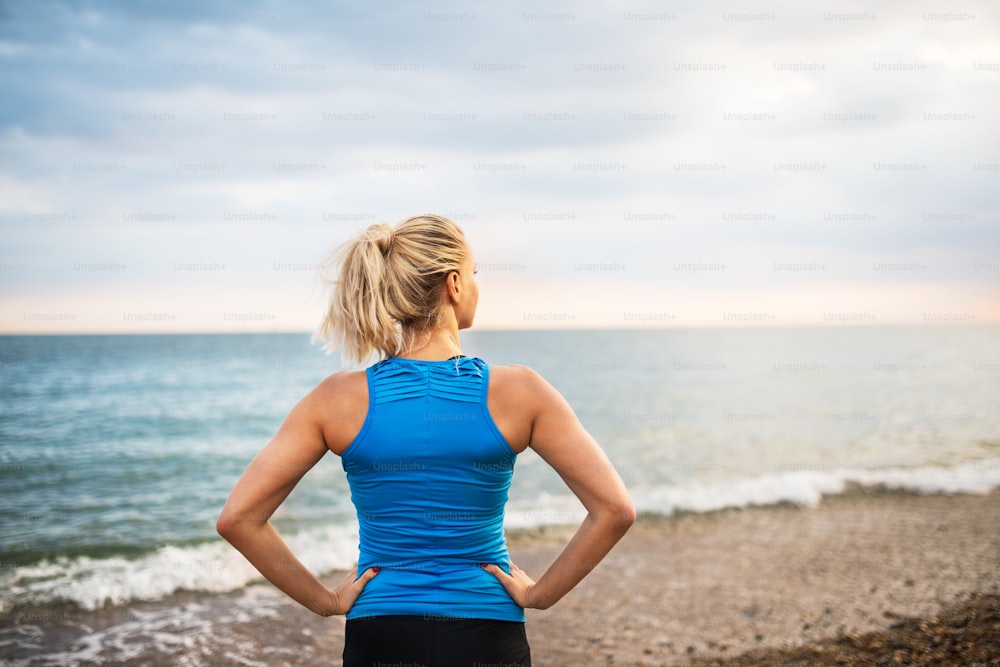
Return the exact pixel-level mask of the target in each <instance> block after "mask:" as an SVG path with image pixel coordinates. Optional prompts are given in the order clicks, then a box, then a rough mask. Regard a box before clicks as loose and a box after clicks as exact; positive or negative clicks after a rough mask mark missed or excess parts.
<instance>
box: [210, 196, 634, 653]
mask: <svg viewBox="0 0 1000 667" xmlns="http://www.w3.org/2000/svg"><path fill="white" fill-rule="evenodd" d="M339 259H340V261H341V266H340V274H339V279H338V280H337V282H336V283H334V289H333V293H332V298H331V300H330V306H329V312H328V313H327V316H326V318H325V320H324V322H323V324H322V326H321V329H320V335H321V337H323V338H324V339H326V340H327V341H328V347H338V346H341V345H342V346H343V349H344V353H345V356H347V357H350V358H354V359H356V360H358V361H362V362H363V361H365V360H367V359H370V358H371V355H372V353H375V352H377V353H378V354H379V355H380V356H381V357H383V359H382V361H380V362H378V363H376V364H374V365H373V366H371V367H369V368H367V369H366V370H364V371H341V372H339V373H335V374H333V375H331V376H330V377H328V378H327V379H326V380H324V381H323V382H322V383H320V385H319V386H317V387H316V388H315V389H313V390H312V391H311V392H310V393H309V394H308V395H306V396H305V398H303V399H302V400H301V401H300V402H299V403H298V405H296V406H295V407H294V408H293V409H292V411H291V413H290V414H289V415H288V417H287V418H286V419H285V421H284V423H283V424H282V425H281V427H280V428H279V430H278V432H277V433H276V434H275V436H274V438H273V439H272V440H271V441H270V442H269V443H268V445H267V446H266V447H265V448H264V449H263V450H262V451H261V452H260V453H259V454H258V455H257V456H256V457H255V458H254V460H253V461H252V462H251V463H250V466H249V467H248V468H247V470H246V472H244V474H243V476H242V477H241V478H240V480H239V481H238V482H237V484H236V486H235V488H234V489H233V491H232V494H231V495H230V496H229V499H228V501H227V502H226V505H225V507H224V508H223V510H222V513H221V516H220V518H219V521H218V531H219V533H220V534H221V535H222V536H223V537H225V538H226V539H227V540H228V541H229V542H230V543H232V544H233V545H234V546H235V547H236V548H237V549H239V550H240V551H241V552H242V553H243V554H244V555H245V556H246V558H247V559H248V560H249V561H250V562H251V563H253V565H254V566H255V567H256V568H257V569H258V570H259V571H260V572H261V574H263V575H264V576H265V577H266V578H267V579H268V580H270V581H271V582H272V583H273V584H274V585H275V586H277V587H278V588H279V589H281V590H282V591H284V592H285V593H287V594H288V595H289V596H291V597H292V598H293V599H295V600H296V601H297V602H299V603H300V604H302V605H304V606H305V607H307V608H309V609H311V610H312V611H314V612H316V613H317V614H322V615H324V616H330V615H334V614H346V615H347V623H346V629H345V647H344V665H345V666H352V665H373V664H379V663H381V664H394V663H403V664H408V663H417V664H425V665H436V666H440V665H465V666H468V665H473V664H476V663H482V664H495V663H498V662H499V663H500V664H504V665H530V664H531V658H530V652H529V648H528V643H527V639H526V636H525V631H524V609H527V608H535V609H546V608H548V607H550V606H552V605H553V604H555V603H556V602H557V601H558V600H559V599H560V598H562V597H563V596H564V595H565V594H566V593H567V592H569V591H570V590H571V589H572V588H573V587H574V586H576V584H578V583H579V582H580V580H582V579H583V578H584V576H586V575H587V573H588V572H590V570H591V569H593V568H594V566H596V565H597V563H598V562H599V561H600V560H601V559H602V558H604V556H605V555H606V554H607V553H608V552H609V551H610V550H611V548H612V547H613V546H614V545H615V543H616V542H617V541H618V540H619V539H621V537H622V536H623V535H624V534H625V532H626V531H627V530H628V528H629V526H630V525H631V524H632V522H633V521H634V520H635V510H634V509H633V506H632V502H631V500H630V499H629V496H628V493H627V491H626V490H625V486H624V484H623V483H622V481H621V478H620V477H619V476H618V474H617V473H616V472H615V470H614V468H613V467H612V465H611V463H610V462H609V461H608V459H607V457H606V456H605V455H604V453H603V452H602V451H601V449H600V447H599V446H598V445H597V443H596V442H595V441H594V440H593V438H591V436H590V435H589V434H588V433H587V432H586V431H585V430H584V428H583V426H582V425H581V424H580V422H579V420H578V419H577V418H576V416H575V415H574V414H573V411H572V409H571V408H570V407H569V405H568V404H567V403H566V401H565V399H563V397H562V396H561V395H560V394H559V393H558V392H557V391H556V390H555V389H554V388H553V387H552V386H551V385H549V384H548V383H547V382H546V381H545V380H544V379H542V378H541V377H540V376H539V375H538V374H536V373H535V372H533V371H531V370H530V369H528V368H524V367H515V366H502V367H490V366H488V365H487V364H486V363H485V362H483V361H482V360H480V359H476V358H469V357H465V356H463V355H462V352H461V347H460V344H459V336H458V332H459V330H460V329H465V328H468V327H470V326H472V321H473V318H474V317H475V314H476V305H477V302H478V300H479V289H478V287H477V285H476V281H475V278H474V274H475V263H474V260H473V257H472V252H471V250H470V248H469V246H468V244H467V243H466V241H465V237H464V235H463V233H462V231H461V230H460V229H459V228H458V226H457V225H455V223H453V222H452V221H450V220H448V219H446V218H443V217H440V216H434V215H424V216H417V217H413V218H410V219H408V220H405V221H403V222H402V223H400V224H399V225H398V226H397V227H396V228H392V227H389V226H387V225H373V226H371V227H369V228H368V229H367V230H366V231H365V232H364V233H363V234H361V235H360V236H359V237H358V238H357V239H355V240H354V241H353V242H351V243H349V244H348V245H347V246H346V247H345V249H344V252H343V255H342V256H341V257H340V258H339ZM527 447H532V448H533V449H534V450H535V451H536V452H537V453H538V454H539V455H540V456H541V457H542V458H543V459H544V460H545V461H546V462H548V464H549V465H551V466H552V467H553V468H554V469H555V470H556V471H557V472H558V473H559V475H560V476H561V477H562V478H563V480H564V481H565V482H566V484H567V485H568V487H569V488H570V490H571V491H572V492H573V493H574V494H576V496H577V497H578V498H579V499H580V501H581V502H582V503H583V506H584V507H585V508H586V510H587V515H586V518H585V519H584V520H583V522H582V523H581V525H580V526H579V528H578V530H577V532H576V534H575V535H574V537H573V538H572V539H571V540H570V541H569V542H568V543H567V544H566V546H565V548H564V549H563V550H562V552H561V553H560V555H559V556H558V557H557V558H556V559H555V561H553V563H552V564H551V565H550V566H549V568H548V569H547V570H546V571H545V573H544V574H542V576H541V577H539V579H538V581H534V580H533V579H532V578H531V577H529V576H528V575H527V574H526V573H525V572H523V571H522V570H521V569H520V568H518V567H517V566H516V565H514V564H513V563H511V562H510V560H509V556H508V553H507V545H506V541H505V538H504V533H503V517H504V506H505V504H506V501H507V490H508V488H509V486H510V480H511V475H512V473H513V465H514V460H515V458H516V456H517V454H519V453H520V452H523V451H524V450H525V449H526V448H527ZM327 451H332V452H333V453H334V454H337V455H339V456H340V457H341V463H342V465H343V467H344V470H345V471H346V473H347V479H348V482H349V484H350V487H351V498H352V501H353V502H354V504H355V507H356V509H357V513H358V523H359V528H360V545H359V549H360V557H359V561H358V565H357V566H356V567H355V568H354V570H352V571H351V572H350V573H348V575H347V576H346V577H345V578H344V579H343V581H341V582H340V583H339V584H338V585H337V586H336V588H334V589H332V590H331V589H329V588H327V587H326V586H325V585H323V584H322V583H321V582H320V581H319V580H318V579H317V578H316V577H315V576H314V575H313V574H311V573H310V572H309V571H308V570H307V569H306V568H305V567H304V566H303V565H302V564H301V563H300V562H299V560H298V559H296V557H295V556H294V555H293V554H292V553H291V551H290V550H289V549H288V547H287V546H286V545H285V543H284V542H283V541H282V539H281V537H280V536H279V535H278V534H277V532H275V530H274V528H273V527H272V525H271V523H270V522H269V520H268V518H269V517H270V516H271V515H272V514H273V513H274V511H275V510H276V509H277V508H278V506H279V505H280V504H281V502H282V501H283V500H284V499H285V497H286V496H287V495H288V494H289V492H291V490H292V489H293V488H294V487H295V485H296V483H297V482H298V481H299V479H301V477H302V476H303V475H304V474H305V473H306V471H308V470H309V469H310V468H311V467H312V466H313V465H315V464H316V463H317V462H318V461H319V460H320V459H321V458H323V456H324V454H326V452H327ZM359 572H360V573H361V574H360V576H359V575H358V573H359Z"/></svg>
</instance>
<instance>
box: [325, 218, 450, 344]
mask: <svg viewBox="0 0 1000 667" xmlns="http://www.w3.org/2000/svg"><path fill="white" fill-rule="evenodd" d="M467 254H468V247H467V246H466V243H465V235H464V234H463V233H462V230H461V229H460V228H459V227H458V225H456V224H455V223H454V222H452V221H451V220H449V219H447V218H445V217H442V216H437V215H421V216H416V217H412V218H408V219H407V220H404V221H403V222H401V223H399V225H397V226H396V227H395V228H393V227H391V226H389V225H385V224H380V225H372V226H371V227H368V229H366V230H365V231H364V232H362V233H361V234H359V235H358V236H357V237H356V238H354V239H353V240H352V241H350V242H348V243H347V244H345V245H344V246H342V247H341V248H340V249H339V250H338V251H336V252H334V253H333V254H332V255H331V256H330V258H329V259H328V260H327V262H326V265H325V266H326V267H327V268H329V269H333V270H334V271H335V270H336V267H337V265H339V274H338V278H337V279H336V280H328V284H329V287H330V298H329V306H328V309H327V313H326V316H325V317H324V318H323V321H322V322H321V323H320V327H319V331H318V332H317V334H316V336H315V337H314V339H317V338H318V339H320V340H323V341H325V345H324V350H326V351H327V352H332V351H333V350H335V349H337V348H338V347H342V348H343V356H344V358H345V359H348V360H352V361H357V362H361V363H364V362H365V361H367V360H368V359H369V358H370V357H371V355H372V353H373V352H377V353H378V354H379V356H380V357H382V358H384V357H392V356H398V355H399V354H400V353H401V352H402V351H403V350H404V349H405V347H406V345H407V343H408V342H409V340H410V338H411V337H412V336H413V335H414V334H416V333H419V332H421V331H424V330H426V329H429V328H433V327H435V326H437V324H438V322H439V319H438V318H439V316H440V309H441V290H442V289H443V287H444V279H445V277H446V276H447V275H448V274H449V273H451V272H452V271H458V270H460V268H461V266H462V263H463V261H464V260H465V258H466V256H467Z"/></svg>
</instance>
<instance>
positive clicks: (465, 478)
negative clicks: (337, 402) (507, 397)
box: [341, 357, 524, 622]
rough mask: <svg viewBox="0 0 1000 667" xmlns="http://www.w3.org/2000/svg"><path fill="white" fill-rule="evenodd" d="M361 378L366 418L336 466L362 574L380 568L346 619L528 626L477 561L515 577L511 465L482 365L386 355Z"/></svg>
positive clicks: (485, 367)
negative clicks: (508, 528) (509, 524)
mask: <svg viewBox="0 0 1000 667" xmlns="http://www.w3.org/2000/svg"><path fill="white" fill-rule="evenodd" d="M366 373H367V376H368V415H367V417H366V418H365V422H364V425H363V426H362V427H361V431H360V432H359V433H358V435H357V437H355V439H354V440H353V441H352V442H351V444H350V446H348V448H347V449H346V450H345V451H344V452H343V453H342V454H341V464H342V465H343V467H344V471H345V472H346V473H347V481H348V482H349V484H350V487H351V500H352V501H353V503H354V506H355V508H356V510H357V515H358V525H359V528H360V544H359V551H360V555H359V557H358V572H364V571H365V570H366V569H367V568H369V567H373V566H377V567H379V568H381V570H380V571H379V574H378V576H376V577H375V578H374V579H372V580H371V581H369V582H368V585H367V586H365V589H364V591H362V593H361V595H360V597H359V598H358V600H357V602H356V603H355V604H354V607H352V608H351V610H350V612H349V613H348V614H347V618H348V619H353V618H362V617H366V616H384V615H390V614H404V615H416V616H426V617H441V618H482V619H495V620H502V621H521V622H523V621H524V610H523V609H522V608H521V607H519V606H518V605H517V604H516V603H514V601H513V600H512V599H511V598H510V596H509V595H508V594H507V591H505V590H504V588H503V586H501V585H500V582H499V581H497V579H496V578H495V577H494V576H493V575H492V574H490V573H489V572H486V571H485V570H483V569H482V567H481V565H480V564H481V563H496V564H497V565H499V566H500V567H501V568H503V569H504V570H506V571H507V572H509V571H510V557H509V555H508V553H507V543H506V540H505V539H504V532H503V520H504V507H505V505H506V503H507V491H508V489H509V488H510V481H511V477H512V475H513V472H514V460H515V459H516V458H517V453H516V452H515V451H514V450H512V449H511V448H510V446H509V445H508V444H507V441H506V440H505V439H504V437H503V435H501V433H500V431H499V430H498V429H497V427H496V424H494V423H493V419H492V417H490V414H489V411H488V409H487V406H486V393H487V388H488V387H489V366H488V365H487V364H486V363H485V362H484V361H483V360H481V359H478V358H471V357H459V358H456V359H450V360H447V361H417V360H413V359H401V358H396V357H392V358H389V359H385V360H383V361H380V362H379V363H377V364H375V365H374V366H371V367H369V368H368V369H367V371H366Z"/></svg>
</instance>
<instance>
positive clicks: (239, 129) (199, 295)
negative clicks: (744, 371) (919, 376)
mask: <svg viewBox="0 0 1000 667" xmlns="http://www.w3.org/2000/svg"><path fill="white" fill-rule="evenodd" d="M952 7H954V8H953V9H952ZM0 99H2V100H3V101H2V103H0V230H2V231H0V333H102V332H126V333H143V332H200V331H220V332H222V331H310V330H312V329H313V328H314V327H315V325H316V324H317V322H318V320H319V318H320V316H321V313H322V310H323V285H322V281H321V279H320V278H319V277H318V274H317V269H318V267H319V266H320V265H321V264H322V262H323V261H324V259H325V258H326V256H327V254H328V253H329V252H330V251H331V250H333V249H334V248H336V247H337V246H338V245H340V244H342V243H343V242H345V241H346V240H348V239H349V238H351V237H353V236H354V235H356V234H357V233H358V232H360V231H361V230H362V229H364V227H366V226H367V225H370V224H375V223H380V222H387V223H396V222H398V221H400V220H402V219H404V218H406V217H408V216H411V215H415V214H419V213H426V212H433V213H439V214H444V215H447V216H449V217H451V218H452V219H454V220H455V221H456V222H457V223H459V225H461V226H462V228H463V229H464V230H465V233H466V236H467V237H468V238H469V240H470V242H471V244H472V247H473V250H474V254H475V258H476V260H477V262H478V265H479V273H478V275H477V279H478V282H479V286H480V291H481V296H480V302H479V311H478V314H477V318H476V326H477V327H478V328H483V329H490V328H500V329H516V328H560V327H561V328H566V327H571V328H583V327H601V328H629V327H726V326H743V327H746V326H853V325H865V326H867V325H888V324H922V325H923V324H925V325H935V326H952V325H956V324H965V323H984V322H1000V118H998V112H1000V8H998V7H997V6H996V4H995V3H991V2H988V1H986V0H982V1H978V0H971V1H969V2H966V1H965V0H963V1H962V2H960V3H929V2H909V1H906V2H903V1H898V2H897V1H887V2H880V3H860V2H857V3H851V2H837V3H833V2H830V3H826V4H824V3H812V2H810V3H801V2H793V1H792V0H783V1H778V2H763V3H760V4H752V5H746V3H730V2H717V1H714V0H708V1H707V2H685V1H677V2H656V3H652V2H634V1H631V0H626V1H625V2H611V1H610V0H608V1H586V2H576V3H563V4H551V5H539V3H527V2H517V1H515V2H510V3H498V4H495V5H474V4H469V3H459V2H428V3H396V2H390V1H388V0H379V1H378V2H355V3H349V2H348V3H343V2H341V3H320V2H310V1H299V2H277V1H274V2H265V1H256V0H250V1H247V2H235V1H232V2H219V3H201V2H194V1H189V0H178V1H176V2H171V3H157V2H143V1H133V2H49V1H45V0H40V1H31V2H27V1H16V0H15V1H12V0H4V2H2V3H0Z"/></svg>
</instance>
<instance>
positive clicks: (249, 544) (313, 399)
mask: <svg viewBox="0 0 1000 667" xmlns="http://www.w3.org/2000/svg"><path fill="white" fill-rule="evenodd" d="M338 385H342V383H341V382H338V381H337V378H336V376H331V377H330V378H329V379H328V380H327V381H326V382H324V383H323V384H321V385H320V386H318V387H317V388H316V389H314V390H313V391H311V392H310V393H309V394H308V395H306V396H305V398H303V399H302V400H301V401H300V402H299V403H298V404H297V405H296V406H295V407H294V408H293V409H292V411H291V412H290V413H289V414H288V417H286V418H285V421H284V423H282V425H281V427H280V428H279V429H278V432H277V433H276V434H275V435H274V437H273V438H272V439H271V441H270V442H269V443H268V444H267V446H266V447H264V449H262V450H261V451H260V453H258V454H257V456H256V457H254V459H253V461H251V462H250V465H249V466H248V467H247V469H246V471H244V473H243V475H242V476H241V477H240V479H239V481H237V483H236V486H235V487H234V488H233V491H232V493H230V495H229V499H228V500H226V504H225V506H224V507H223V508H222V513H221V514H220V515H219V520H218V522H217V524H216V530H218V532H219V534H220V535H221V536H222V537H224V538H225V539H226V540H227V541H228V542H229V543H230V544H232V545H233V546H234V547H236V548H237V549H238V550H239V551H240V552H241V553H242V554H243V555H244V556H245V557H246V559H247V560H249V561H250V563H251V564H253V566H254V567H256V568H257V570H258V571H259V572H260V573H261V574H262V575H264V577H265V578H266V579H267V580H268V581H270V582H271V583H272V584H274V585H275V586H276V587H277V588H279V589H280V590H282V591H284V592H285V593H286V594H287V595H288V596H289V597H291V598H292V599H293V600H295V601H296V602H298V603H299V604H301V605H303V606H304V607H306V608H307V609H309V610H310V611H313V612H315V613H317V614H319V615H321V616H332V615H334V614H344V613H347V611H348V610H350V608H351V607H352V606H353V605H354V602H355V600H357V598H358V596H359V595H360V594H361V591H362V590H363V589H364V587H365V584H367V583H368V581H370V580H371V578H372V577H374V576H375V574H376V573H377V571H376V570H374V569H368V570H366V571H365V572H364V573H363V574H362V576H361V577H360V578H359V577H358V576H357V568H355V569H354V571H352V572H350V573H348V575H347V577H345V578H344V580H343V581H341V582H340V584H339V585H338V586H337V587H336V588H334V589H329V588H327V587H326V586H325V585H324V584H323V583H322V582H321V581H320V580H319V579H317V578H316V576H315V575H314V574H313V573H312V572H310V571H309V570H308V569H307V568H306V567H305V566H304V565H303V564H302V562H301V561H299V559H298V558H296V556H295V555H294V554H293V553H292V551H291V549H289V548H288V545H287V544H285V542H284V540H282V539H281V536H280V535H278V532H277V531H276V530H275V529H274V526H273V525H271V522H270V518H271V515H272V514H273V513H274V511H275V510H277V509H278V506H279V505H281V503H282V502H283V501H284V500H285V498H287V497H288V494H289V493H291V491H292V489H294V488H295V485H296V484H298V482H299V480H300V479H302V476H303V475H305V474H306V472H308V471H309V470H310V469H311V468H312V467H313V466H314V465H316V463H317V462H318V461H319V460H320V459H321V458H323V455H324V454H326V452H327V451H328V447H327V443H326V438H325V436H324V432H323V421H322V417H323V414H324V412H323V409H324V407H325V412H326V414H327V415H329V414H330V412H331V409H330V402H329V401H330V399H331V392H332V393H334V394H335V393H337V392H336V390H337V388H338Z"/></svg>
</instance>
